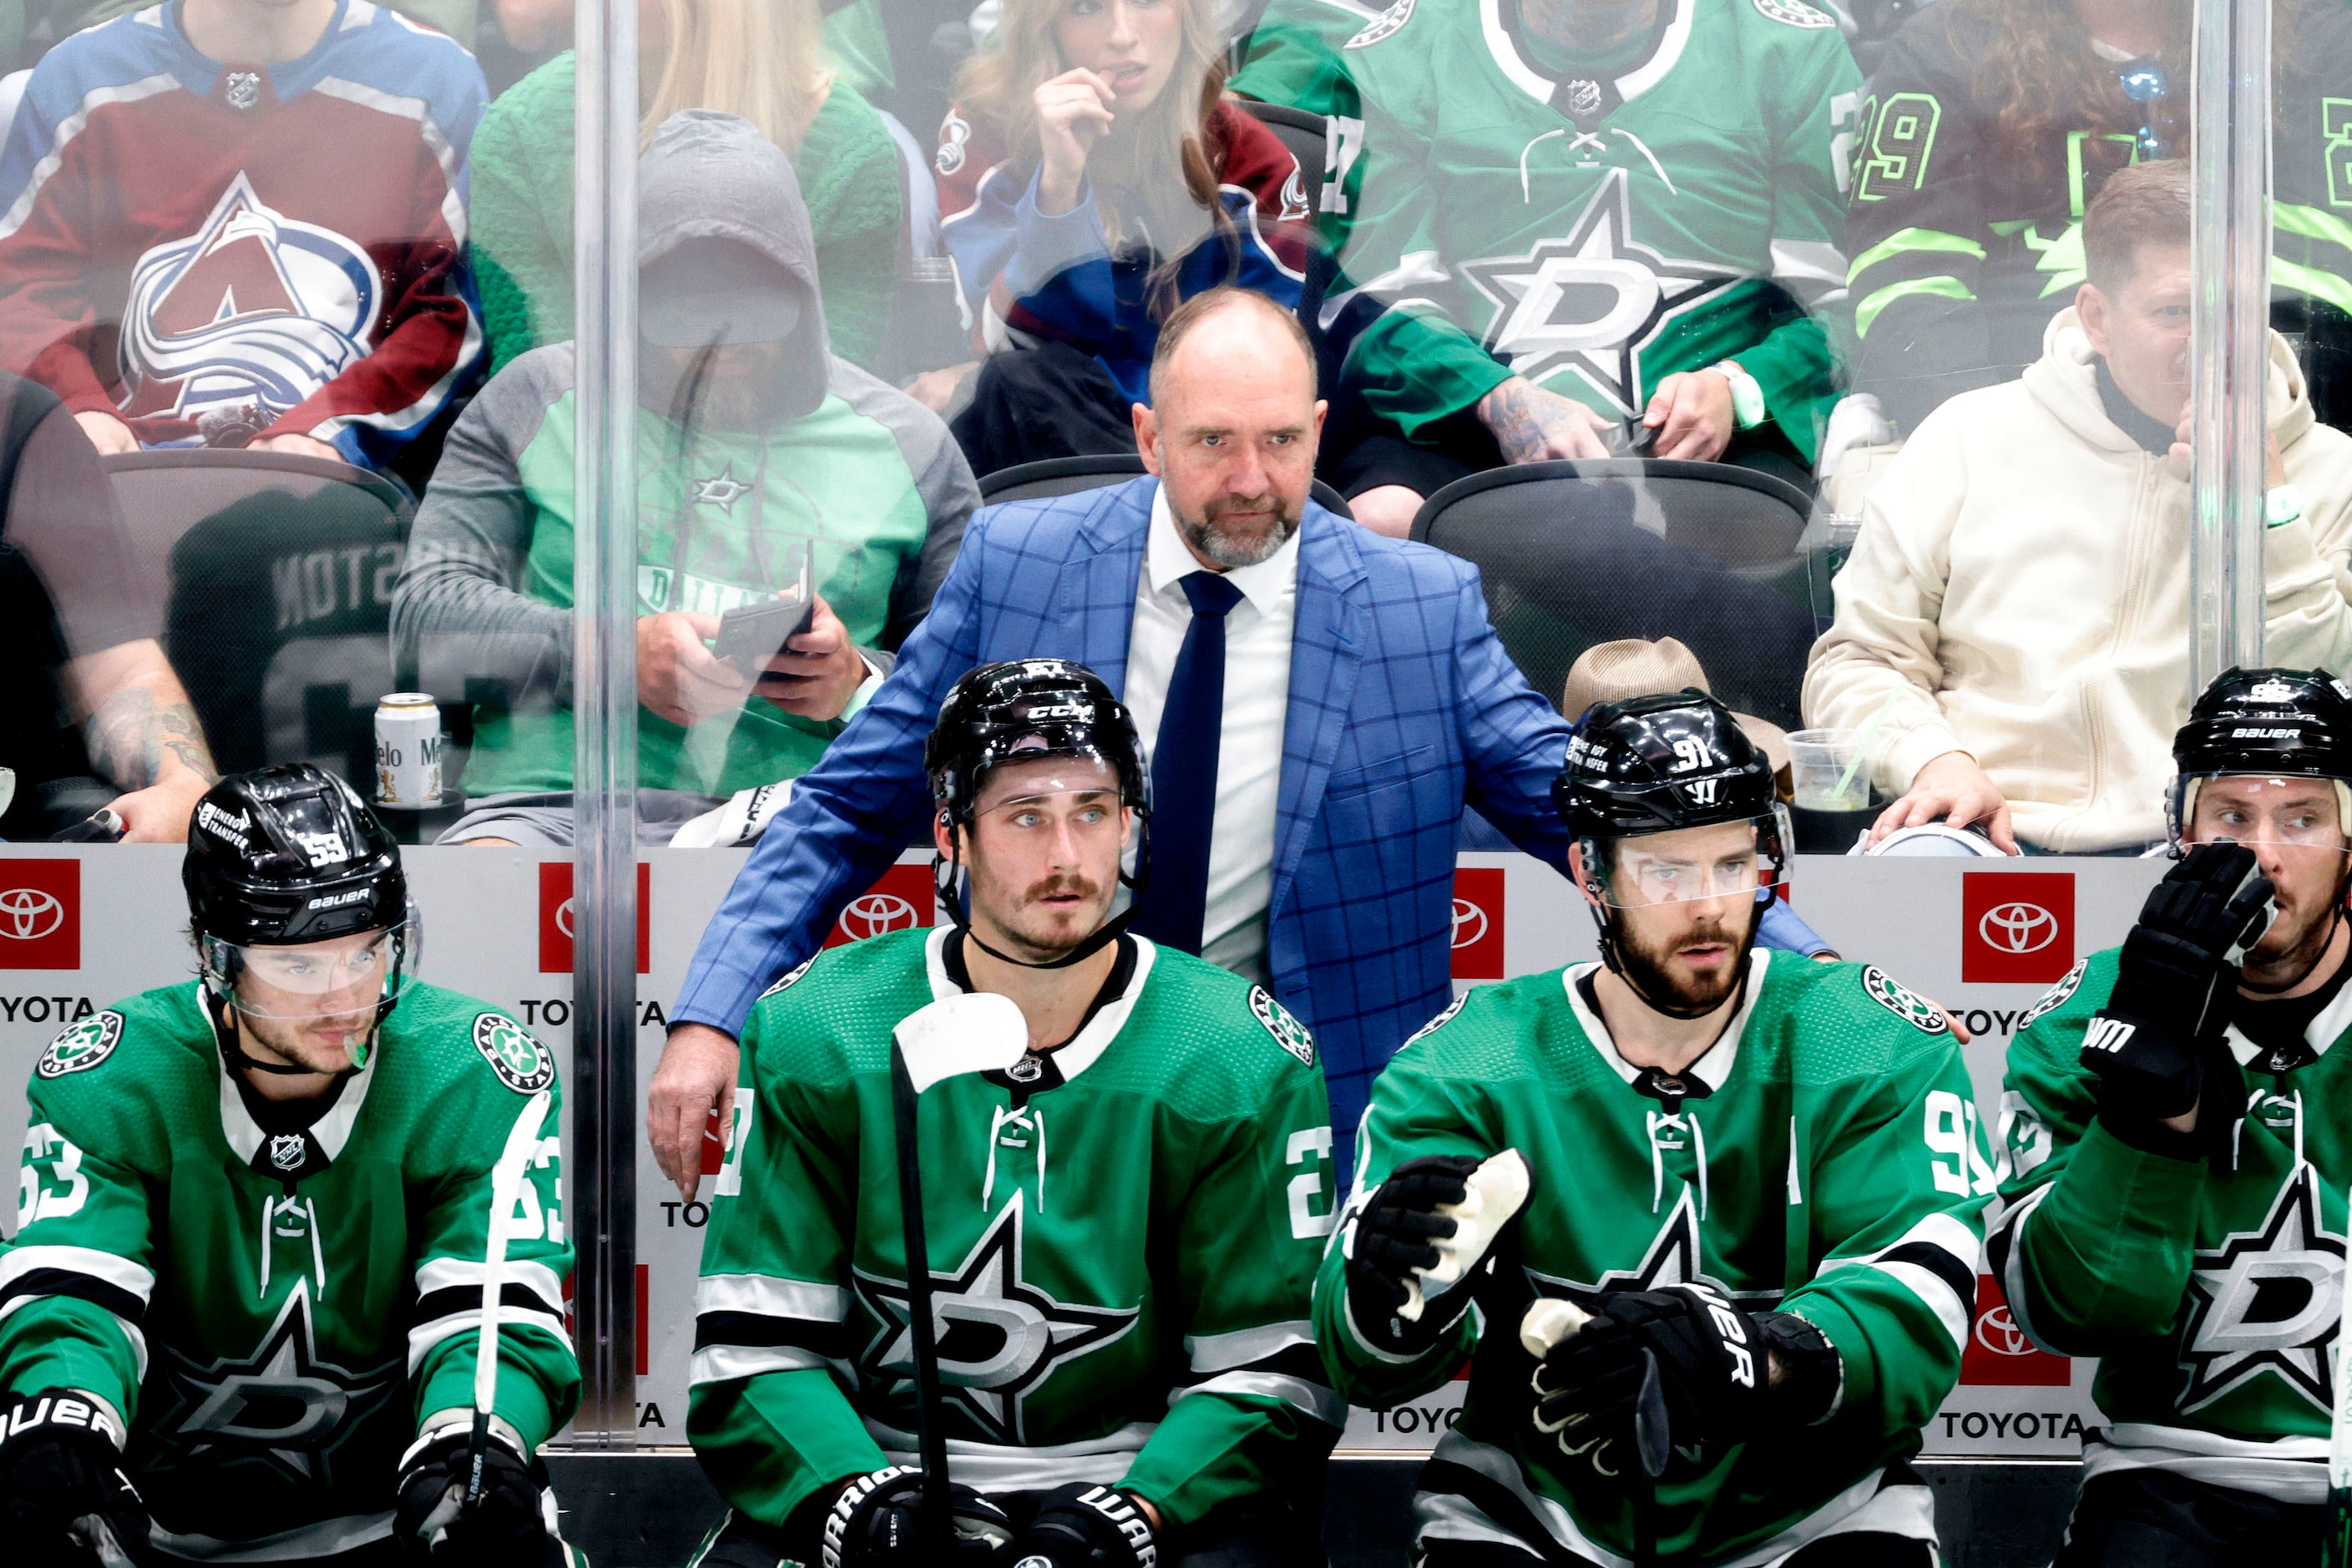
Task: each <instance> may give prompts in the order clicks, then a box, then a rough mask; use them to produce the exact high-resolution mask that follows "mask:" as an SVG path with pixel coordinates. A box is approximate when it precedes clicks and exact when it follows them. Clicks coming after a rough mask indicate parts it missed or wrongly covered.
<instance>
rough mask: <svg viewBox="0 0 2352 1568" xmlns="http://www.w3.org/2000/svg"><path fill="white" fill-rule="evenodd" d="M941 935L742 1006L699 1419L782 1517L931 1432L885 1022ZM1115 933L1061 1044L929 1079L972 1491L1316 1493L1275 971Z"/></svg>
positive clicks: (935, 986)
mask: <svg viewBox="0 0 2352 1568" xmlns="http://www.w3.org/2000/svg"><path fill="white" fill-rule="evenodd" d="M949 940H950V932H949V931H946V930H940V931H905V932H900V933H897V934H894V935H889V936H881V937H874V938H869V939H868V940H866V941H865V942H857V943H854V944H852V945H850V946H847V947H842V948H836V949H835V950H833V951H832V952H824V953H820V954H819V955H818V956H817V957H816V958H814V960H812V961H811V962H810V963H808V964H805V965H803V966H802V968H801V969H800V970H797V971H795V972H794V973H792V974H790V975H787V976H786V977H785V978H784V979H783V980H782V981H780V982H779V983H778V984H777V985H776V986H775V987H774V988H773V989H772V990H771V991H770V992H769V994H767V995H766V996H765V997H764V998H763V999H762V1000H761V1002H760V1004H759V1005H758V1006H757V1007H755V1008H754V1009H753V1011H752V1014H751V1022H750V1024H749V1025H748V1026H746V1029H745V1032H744V1036H743V1059H744V1062H745V1064H746V1067H745V1077H746V1081H745V1084H744V1086H743V1087H742V1089H740V1090H739V1092H738V1095H737V1098H736V1101H735V1134H734V1138H733V1140H732V1142H731V1145H730V1152H729V1154H728V1160H727V1164H726V1166H725V1167H724V1169H723V1170H722V1172H721V1173H720V1174H719V1180H718V1184H717V1192H716V1194H715V1195H714V1196H713V1198H712V1200H711V1207H710V1224H709V1229H708V1230H707V1231H706V1232H705V1233H704V1240H703V1251H702V1281H701V1284H700V1286H699V1288H698V1290H697V1293H696V1310H697V1312H698V1323H697V1329H696V1336H695V1352H694V1365H693V1392H692V1395H691V1400H690V1404H689V1405H688V1423H687V1430H688V1436H690V1437H691V1439H692V1441H693V1443H694V1447H695V1450H696V1452H697V1454H698V1456H699V1457H700V1458H701V1460H702V1466H703V1468H704V1470H705V1472H706V1473H708V1474H709V1477H710V1478H711V1479H712V1481H713V1482H714V1483H716V1484H717V1486H718V1488H719V1490H720V1491H721V1492H722V1493H723V1494H725V1495H726V1497H727V1499H728V1500H729V1501H730V1502H731V1503H733V1504H734V1506H735V1507H736V1508H737V1509H739V1510H741V1511H742V1512H744V1513H745V1514H747V1515H749V1516H750V1517H751V1518H753V1519H756V1520H759V1521H762V1522H764V1523H766V1524H769V1525H772V1526H777V1527H781V1526H782V1525H783V1524H785V1523H786V1521H787V1520H788V1519H789V1517H790V1515H791V1514H792V1511H793V1509H794V1508H795V1507H796V1506H798V1505H799V1504H800V1502H801V1501H802V1500H803V1499H805V1498H807V1497H808V1496H810V1495H811V1494H812V1493H813V1492H814V1491H816V1490H817V1489H820V1488H822V1487H824V1486H825V1485H827V1484H828V1483H830V1482H833V1481H836V1480H839V1479H842V1478H844V1477H847V1476H851V1475H856V1474H859V1473H862V1472H865V1471H867V1470H872V1469H876V1468H880V1467H881V1466H882V1465H883V1464H885V1463H886V1462H897V1463H904V1464H913V1463H915V1462H917V1461H916V1459H915V1458H914V1457H913V1453H912V1450H913V1449H914V1447H915V1437H914V1430H915V1425H916V1415H915V1402H914V1363H913V1358H912V1352H911V1350H910V1348H909V1338H908V1333H907V1321H908V1316H907V1288H906V1283H905V1281H906V1278H907V1268H906V1258H905V1248H904V1244H903V1239H902V1237H903V1234H904V1233H903V1230H902V1228H901V1226H902V1221H901V1218H900V1211H899V1207H898V1163H897V1154H896V1152H895V1149H896V1142H895V1140H894V1139H893V1137H892V1133H891V1127H892V1122H891V1109H890V1106H891V1101H890V1073H889V1061H890V1041H891V1031H892V1030H893V1028H894V1027H895V1026H897V1025H898V1022H899V1020H901V1019H903V1018H905V1017H906V1016H908V1015H909V1014H911V1013H913V1012H915V1011H916V1010H917V1009H918V1008H920V1007H922V1006H924V1005H928V1004H929V1003H930V1002H931V1001H933V1000H934V999H935V998H937V997H939V996H942V995H947V994H952V993H953V992H954V991H955V989H956V985H955V982H954V981H952V980H950V978H949V977H948V973H947V970H946V967H945V964H944V961H943V958H942V952H943V950H944V947H945V944H946V942H948V941H949ZM1130 941H1132V942H1133V948H1134V953H1135V968H1134V973H1133V974H1132V976H1131V977H1130V978H1129V982H1128V984H1127V985H1126V987H1125V990H1124V992H1123V993H1122V994H1121V995H1120V996H1119V997H1118V999H1116V1000H1114V1001H1112V1002H1110V1003H1108V1005H1104V1006H1103V1007H1102V1008H1101V1009H1100V1010H1099V1011H1098V1012H1097V1013H1096V1014H1095V1015H1094V1016H1093V1017H1092V1018H1091V1019H1089V1020H1088V1022H1087V1025H1086V1026H1085V1027H1084V1028H1082V1029H1081V1030H1080V1031H1079V1032H1078V1034H1077V1036H1076V1037H1075V1038H1074V1039H1072V1040H1071V1042H1070V1043H1069V1044H1067V1045H1066V1046H1064V1047H1061V1048H1060V1049H1058V1050H1056V1051H1054V1052H1051V1053H1049V1054H1048V1055H1046V1056H1045V1057H1043V1058H1038V1057H1028V1058H1024V1059H1023V1060H1022V1062H1020V1063H1018V1064H1016V1066H1015V1068H1013V1073H1011V1074H1008V1075H996V1074H991V1075H988V1076H987V1077H986V1078H980V1077H968V1078H960V1079H949V1080H948V1081H946V1082H944V1083H942V1084H940V1086H939V1087H937V1088H935V1089H932V1090H931V1091H930V1092H929V1094H926V1095H925V1096H924V1097H923V1099H922V1102H921V1118H920V1128H921V1159H922V1174H923V1184H924V1191H923V1223H924V1225H925V1226H926V1227H927V1228H926V1232H925V1235H926V1240H927V1242H928V1245H929V1248H930V1253H931V1258H930V1268H931V1276H932V1279H933V1281H934V1284H933V1289H935V1291H936V1292H937V1295H936V1297H935V1300H936V1302H937V1308H938V1320H939V1321H940V1324H941V1326H942V1328H941V1333H940V1373H941V1377H942V1380H943V1382H944V1383H945V1384H946V1399H945V1401H944V1405H945V1407H946V1411H947V1416H946V1418H947V1421H948V1436H949V1465H950V1469H951V1470H952V1471H953V1474H954V1477H955V1479H957V1480H958V1481H961V1482H964V1483H967V1484H969V1485H971V1486H975V1487H978V1488H980V1489H982V1490H986V1491H1019V1490H1030V1489H1045V1488H1051V1487H1055V1486H1060V1485H1064V1484H1066V1483H1068V1482H1072V1481H1094V1482H1099V1483H1105V1484H1110V1483H1116V1484H1118V1485H1123V1486H1126V1487H1129V1488H1132V1489H1134V1490H1135V1491H1137V1492H1138V1493H1139V1494H1140V1495H1142V1496H1143V1497H1145V1498H1147V1499H1149V1500H1150V1501H1151V1502H1152V1503H1153V1504H1154V1505H1156V1506H1157V1507H1158V1508H1159V1509H1160V1512H1161V1513H1162V1514H1163V1515H1165V1516H1166V1517H1168V1518H1169V1519H1171V1520H1174V1521H1180V1522H1182V1523H1187V1524H1192V1523H1197V1522H1198V1521H1201V1520H1202V1518H1203V1517H1204V1516H1206V1515H1208V1514H1210V1513H1212V1512H1214V1513H1216V1514H1217V1516H1218V1519H1219V1520H1220V1521H1229V1520H1233V1519H1235V1518H1237V1517H1241V1516H1244V1515H1246V1514H1247V1513H1249V1512H1250V1511H1251V1510H1254V1509H1269V1508H1273V1507H1276V1506H1277V1505H1280V1504H1283V1503H1286V1502H1289V1501H1292V1500H1297V1498H1299V1497H1300V1496H1302V1495H1305V1494H1306V1490H1307V1486H1308V1483H1309V1482H1310V1479H1311V1477H1312V1475H1313V1473H1314V1471H1315V1470H1316V1468H1318V1467H1319V1466H1320V1464H1321V1462H1322V1460H1323V1458H1324V1456H1325V1455H1326V1454H1327V1453H1328V1451H1329V1449H1330V1447H1331V1446H1332V1444H1333V1443H1334V1442H1335V1441H1337V1439H1338V1436H1339V1425H1340V1422H1341V1420H1342V1417H1343V1415H1344V1412H1343V1410H1342V1409H1341V1407H1340V1405H1339V1401H1338V1399H1337V1398H1336V1397H1335V1396H1334V1395H1333V1394H1332V1393H1331V1391H1330V1390H1329V1389H1328V1387H1326V1386H1324V1384H1323V1382H1322V1369H1321V1366H1320V1364H1319V1363H1318V1360H1317V1358H1316V1354H1315V1350H1314V1344H1313V1335H1312V1332H1311V1331H1310V1330H1309V1328H1308V1325H1307V1294H1308V1290H1309V1289H1310V1287H1311V1285H1312V1283H1313V1279H1314V1274H1315V1266H1316V1261H1317V1259H1318V1258H1319V1257H1320V1255H1321V1249H1322V1245H1323V1238H1324V1237H1326V1236H1327V1235H1328V1233H1329V1231H1330V1228H1331V1223H1332V1214H1333V1207H1334V1205H1333V1197H1332V1194H1333V1187H1334V1184H1333V1181H1332V1172H1331V1169H1330V1152H1331V1131H1330V1127H1329V1124H1328V1117H1329V1112H1328V1110H1327V1109H1326V1102H1325V1100H1324V1089H1323V1075H1322V1072H1321V1070H1320V1069H1319V1068H1317V1067H1316V1066H1315V1065H1314V1056H1315V1047H1314V1042H1313V1040H1312V1039H1311V1038H1310V1037H1308V1035H1307V1031H1306V1029H1305V1028H1304V1027H1303V1026H1300V1025H1299V1024H1298V1022H1297V1020H1296V1019H1294V1018H1292V1017H1291V1016H1290V1015H1289V1014H1288V1013H1286V1012H1285V1011H1284V1010H1283V1009H1282V1007H1281V1006H1280V1005H1279V1004H1277V1003H1276V1002H1275V1000H1274V999H1273V998H1272V997H1271V996H1269V995H1267V994H1265V992H1263V991H1260V990H1258V989H1256V988H1255V987H1253V986H1251V985H1249V984H1246V983H1245V982H1244V981H1242V980H1240V979H1238V978H1236V977H1235V976H1234V975H1232V974H1230V973H1227V972H1225V971H1223V970H1222V969H1218V968H1215V967H1214V966H1213V965H1210V964H1207V963H1202V962H1201V961H1200V960H1199V959H1196V958H1192V957H1189V956H1187V955H1186V954H1183V953H1181V952H1171V951H1169V950H1167V949H1164V948H1155V947H1153V946H1152V945H1151V944H1150V943H1149V942H1142V941H1140V940H1136V939H1130ZM886 1455H887V1459H886ZM1261 1494H1262V1495H1261Z"/></svg>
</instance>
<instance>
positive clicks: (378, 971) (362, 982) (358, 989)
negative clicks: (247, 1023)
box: [204, 913, 422, 1018]
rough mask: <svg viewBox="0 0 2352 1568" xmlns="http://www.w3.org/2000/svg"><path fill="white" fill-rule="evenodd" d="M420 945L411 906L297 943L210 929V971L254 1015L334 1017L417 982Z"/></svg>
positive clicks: (370, 1004)
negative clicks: (363, 926)
mask: <svg viewBox="0 0 2352 1568" xmlns="http://www.w3.org/2000/svg"><path fill="white" fill-rule="evenodd" d="M421 946H422V930H421V928H420V926H419V925H418V923H417V921H416V919H415V915H414V913H412V914H411V915H410V917H409V919H407V920H404V921H401V922H400V923H399V924H398V925H395V926H392V927H389V928H387V929H385V930H383V931H362V932H359V933H358V934H356V935H352V936H346V937H336V938H333V939H331V940H329V941H326V942H304V943H301V944H299V945H298V946H292V947H264V946H246V945H242V944H240V943H236V942H222V941H220V940H219V939H217V938H215V937H206V938H205V942H204V963H205V979H206V981H207V982H208V983H209V984H211V985H212V986H213V988H214V989H215V990H216V991H219V992H222V993H223V994H226V995H228V996H229V997H231V999H232V1000H233V1001H234V1002H235V1004H236V1009H237V1011H238V1012H240V1013H244V1014H247V1016H252V1017H256V1018H320V1017H331V1016H336V1015H339V1014H343V1013H358V1012H362V1011H365V1010H367V1009H370V1008H373V1007H374V1006H375V1005H377V1004H378V1003H380V1002H383V1001H385V1000H388V999H391V998H395V997H397V996H399V995H400V994H401V993H402V992H403V991H404V989H406V988H407V987H408V986H409V985H411V984H415V971H416V967H417V962H416V961H417V958H418V956H419V952H420V949H421Z"/></svg>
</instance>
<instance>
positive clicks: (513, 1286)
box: [416, 1258, 563, 1318]
mask: <svg viewBox="0 0 2352 1568" xmlns="http://www.w3.org/2000/svg"><path fill="white" fill-rule="evenodd" d="M501 1272H502V1273H503V1274H504V1276H505V1279H504V1281H503V1283H502V1284H501V1286H500V1287H499V1300H501V1301H505V1302H509V1304H514V1298H513V1296H512V1295H510V1294H509V1292H510V1291H514V1290H518V1289H520V1290H525V1291H528V1292H530V1296H531V1297H532V1298H533V1300H535V1302H536V1303H537V1304H538V1305H539V1306H540V1307H541V1309H542V1310H546V1311H550V1312H552V1313H554V1314H555V1315H556V1316H557V1317H559V1318H561V1317H562V1316H563V1281H562V1279H561V1278H560V1277H559V1276H558V1275H557V1274H556V1272H555V1270H554V1269H552V1268H549V1267H548V1266H547V1265H546V1264H544V1263H534V1262H532V1261H531V1260H530V1258H508V1259H507V1262H506V1267H505V1268H503V1269H502V1270H501ZM486 1273H488V1268H486V1266H484V1265H483V1264H482V1263H480V1262H479V1261H473V1262H468V1261H467V1259H465V1258H427V1259H425V1262H424V1263H423V1264H421V1265H419V1266H418V1268H417V1270H416V1295H417V1301H418V1304H419V1306H420V1307H421V1306H422V1305H423V1303H424V1302H425V1301H427V1300H431V1299H433V1298H434V1297H436V1296H437V1295H439V1294H440V1293H441V1292H443V1291H445V1290H471V1291H472V1292H473V1293H474V1301H475V1304H476V1305H477V1306H479V1305H480V1303H481V1299H482V1276H483V1275H484V1274H486ZM520 1304H521V1305H524V1306H529V1305H530V1304H532V1303H531V1302H523V1303H520ZM425 1315H426V1314H425V1313H422V1312H420V1313H419V1314H418V1316H419V1317H423V1316H425Z"/></svg>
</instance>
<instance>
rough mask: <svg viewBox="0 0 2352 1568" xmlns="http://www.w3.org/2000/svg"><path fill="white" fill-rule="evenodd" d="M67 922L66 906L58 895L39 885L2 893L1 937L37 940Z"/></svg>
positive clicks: (0, 896)
mask: <svg viewBox="0 0 2352 1568" xmlns="http://www.w3.org/2000/svg"><path fill="white" fill-rule="evenodd" d="M65 923H66V907H65V905H63V904H61V903H59V902H58V900H57V895H56V894H54V893H45V892H43V891H41V889H38V888H11V889H8V890H7V891H6V892H5V893H0V937H7V938H9V939H11V940H12V941H16V942H37V941H39V940H40V939H41V938H43V937H45V936H47V935H48V934H49V933H50V932H51V931H55V930H57V929H58V927H59V926H61V925H63V924H65Z"/></svg>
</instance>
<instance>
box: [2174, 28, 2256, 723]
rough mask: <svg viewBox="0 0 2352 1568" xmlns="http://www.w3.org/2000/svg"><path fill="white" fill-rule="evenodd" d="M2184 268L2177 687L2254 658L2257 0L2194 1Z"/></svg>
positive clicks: (2203, 683)
mask: <svg viewBox="0 0 2352 1568" xmlns="http://www.w3.org/2000/svg"><path fill="white" fill-rule="evenodd" d="M2195 77H2196V80H2195V87H2194V92H2193V97H2192V100H2191V110H2190V115H2191V123H2192V125H2193V138H2192V139H2193V142H2194V145H2195V153H2194V157H2195V174H2196V207H2195V215H2194V226H2195V232H2194V236H2193V237H2192V240H2191V244H2190V268H2191V270H2192V272H2193V275H2194V278H2195V285H2194V289H2195V299H2194V305H2193V308H2192V310H2191V311H2190V332H2189V387H2190V396H2189V413H2190V436H2191V441H2190V446H2191V449H2192V450H2193V451H2194V453H2195V454H2196V457H2195V461H2194V462H2193V464H2192V465H2191V467H2192V473H2191V476H2190V500H2189V505H2190V515H2189V700H2192V701H2193V700H2195V698H2196V694H2197V693H2199V692H2200V691H2202V690H2204V689H2205V688H2206V687H2207V686H2208V685H2209V684H2210V683H2211V681H2212V679H2213V678H2214V677H2215V676H2217V675H2220V674H2221V672H2222V671H2223V670H2225V669H2227V668H2230V666H2231V665H2233V664H2239V665H2257V664H2260V663H2261V662H2262V659H2263V491H2264V489H2265V468H2266V458H2265V454H2264V416H2265V414H2266V412H2267V411H2266V409H2265V408H2264V405H2263V388H2264V384H2265V378H2266V374H2267V371H2268V357H2269V326H2270V258H2271V209H2270V158H2271V129H2270V126H2271V6H2270V0H2197V18H2196V58H2195Z"/></svg>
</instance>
